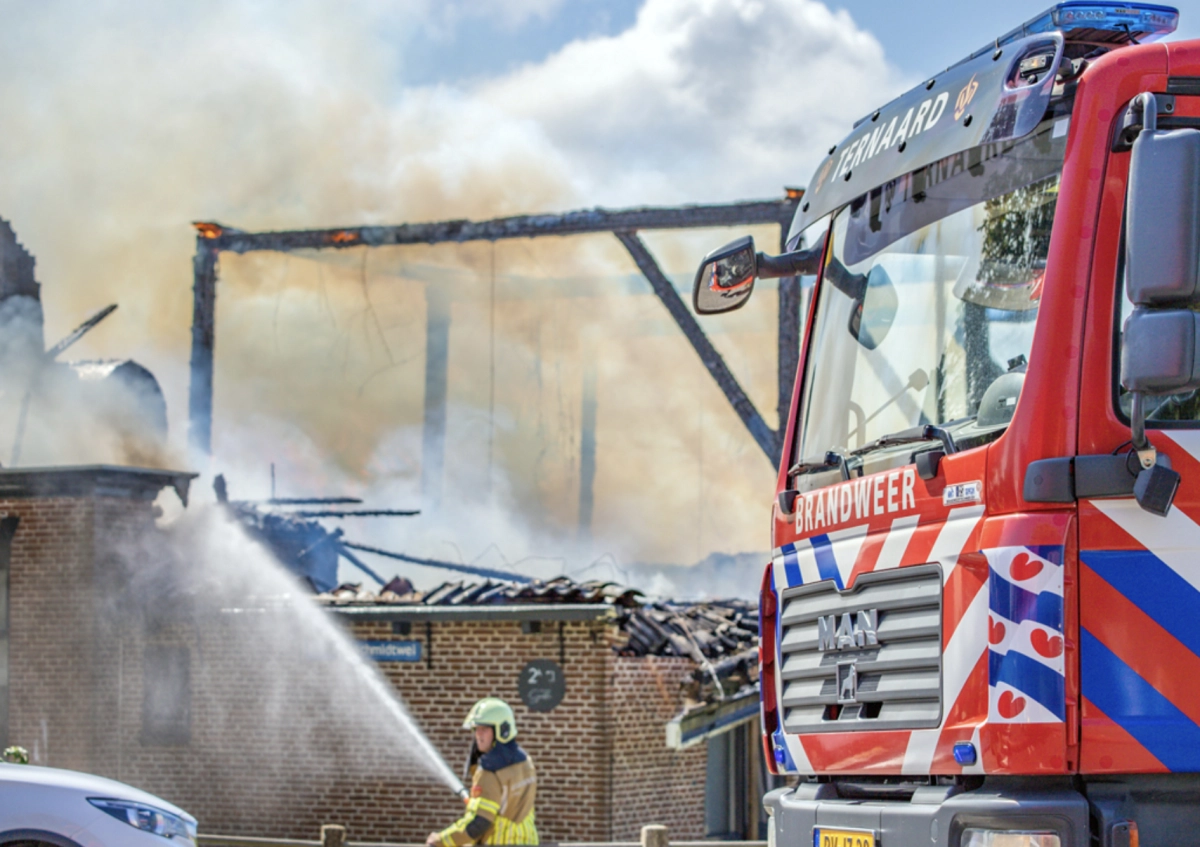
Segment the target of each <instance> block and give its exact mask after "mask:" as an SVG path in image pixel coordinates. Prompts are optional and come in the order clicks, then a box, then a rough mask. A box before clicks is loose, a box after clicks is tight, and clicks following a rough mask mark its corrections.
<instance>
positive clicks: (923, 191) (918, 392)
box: [794, 117, 1069, 459]
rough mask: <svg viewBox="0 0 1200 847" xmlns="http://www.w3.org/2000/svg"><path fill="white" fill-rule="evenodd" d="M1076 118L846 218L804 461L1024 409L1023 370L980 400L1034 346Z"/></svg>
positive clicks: (936, 169) (821, 328)
mask: <svg viewBox="0 0 1200 847" xmlns="http://www.w3.org/2000/svg"><path fill="white" fill-rule="evenodd" d="M1068 120H1069V118H1065V117H1063V118H1058V119H1057V120H1047V121H1044V122H1043V123H1042V124H1041V125H1039V126H1038V128H1037V129H1035V130H1034V131H1033V132H1032V133H1030V134H1029V135H1027V136H1025V137H1024V138H1022V139H1020V140H1018V141H1015V142H1004V143H1002V144H985V145H982V146H980V147H975V148H972V149H970V150H967V151H965V152H963V153H960V154H958V155H955V156H950V157H948V158H945V159H942V160H941V161H938V162H935V163H934V164H932V165H930V166H928V167H925V168H921V169H920V170H917V171H913V172H912V173H909V174H905V175H904V176H901V177H898V178H897V179H895V180H892V181H891V182H889V183H887V184H885V185H883V186H881V187H879V188H877V189H875V190H873V191H871V192H869V193H868V194H866V195H863V196H862V197H859V198H858V199H857V200H855V201H854V202H853V203H851V204H850V205H849V206H846V207H844V208H842V209H841V210H840V211H839V212H837V213H836V215H835V216H834V219H833V224H832V231H831V234H830V239H829V247H828V250H829V252H828V253H827V255H826V261H825V271H824V275H823V277H822V279H821V282H820V289H819V298H820V299H819V302H818V306H817V316H816V322H815V323H814V326H813V334H812V340H811V343H810V347H809V355H808V359H807V367H806V373H805V379H804V397H803V401H802V404H801V410H802V415H803V416H802V427H803V428H802V430H801V433H800V438H799V439H798V450H797V453H796V455H795V457H794V458H796V459H800V458H801V457H813V456H823V455H824V454H825V453H826V452H827V451H830V450H835V451H839V452H850V451H853V450H856V449H859V448H862V447H863V446H864V445H867V444H869V443H870V442H872V441H874V440H875V439H877V438H880V437H882V436H885V435H890V434H894V433H897V432H900V431H902V430H905V429H908V428H910V427H914V426H917V425H921V424H938V425H942V424H949V423H951V422H960V421H961V422H962V423H963V425H967V424H968V422H970V424H969V425H970V426H972V427H979V426H981V425H983V424H994V423H995V422H996V421H1002V422H1007V420H1008V419H1009V418H1011V415H1012V407H1013V406H1015V405H1016V394H1015V393H1014V390H1013V384H1014V382H1015V386H1016V388H1015V390H1016V391H1019V388H1020V382H1019V380H1020V379H1021V377H1020V376H1010V377H1007V378H1006V379H1005V381H1004V382H1003V385H1004V386H1007V391H1002V392H1000V394H1001V395H1002V396H999V397H997V398H993V397H991V396H989V398H988V399H989V404H990V405H989V406H988V407H986V409H985V412H984V413H981V411H980V406H981V401H983V399H984V395H985V393H986V392H987V390H988V388H989V387H990V386H992V385H993V383H995V382H996V380H997V379H998V378H1000V377H1002V376H1004V375H1005V374H1008V373H1010V372H1011V373H1013V374H1022V373H1023V371H1024V366H1025V361H1026V357H1027V356H1028V355H1029V350H1030V347H1031V345H1032V343H1033V329H1034V321H1035V320H1036V318H1037V310H1038V303H1039V301H1040V299H1041V292H1042V278H1043V275H1044V273H1045V266H1046V254H1047V252H1048V249H1049V242H1050V226H1051V223H1052V221H1053V219H1054V208H1055V201H1056V200H1057V198H1058V183H1059V175H1060V173H1061V171H1062V162H1063V155H1064V151H1065V147H1066V136H1067V124H1068ZM993 393H995V392H993ZM993 401H994V402H993ZM991 405H996V406H997V409H995V410H993V409H991V408H990V406H991ZM1005 409H1007V417H1005V416H1004V412H1005ZM976 416H978V418H979V420H978V421H974V418H975V417H976ZM999 429H1002V426H1000V427H999ZM992 431H999V430H998V429H997V428H996V427H995V426H992Z"/></svg>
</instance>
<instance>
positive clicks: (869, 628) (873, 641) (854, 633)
mask: <svg viewBox="0 0 1200 847" xmlns="http://www.w3.org/2000/svg"><path fill="white" fill-rule="evenodd" d="M878 629H879V610H878V609H864V610H863V611H861V612H858V613H857V614H856V615H854V616H853V618H851V615H850V613H849V612H847V613H846V614H844V615H842V617H841V620H838V616H837V615H826V616H825V617H823V618H817V650H818V651H820V652H822V653H824V652H826V651H828V650H853V649H855V648H858V647H878V646H879V635H878V633H877V632H876V630H878Z"/></svg>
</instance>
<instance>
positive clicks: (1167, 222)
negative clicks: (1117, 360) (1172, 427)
mask: <svg viewBox="0 0 1200 847" xmlns="http://www.w3.org/2000/svg"><path fill="white" fill-rule="evenodd" d="M1130 108H1131V109H1134V110H1137V109H1140V110H1141V112H1142V121H1141V123H1142V131H1141V132H1140V133H1139V134H1138V137H1137V139H1136V140H1135V141H1134V143H1133V152H1132V159H1131V161H1130V164H1129V189H1128V195H1127V197H1126V208H1127V210H1128V211H1127V213H1126V221H1125V287H1126V292H1127V293H1128V295H1129V299H1130V301H1131V302H1132V303H1133V305H1134V310H1133V313H1132V314H1131V315H1130V316H1129V318H1128V319H1126V321H1125V338H1124V347H1123V349H1122V351H1121V385H1123V386H1124V387H1125V388H1126V390H1128V391H1130V392H1131V393H1132V395H1133V397H1132V399H1133V404H1132V408H1131V410H1130V415H1129V417H1130V430H1131V435H1132V441H1133V449H1134V451H1136V453H1137V457H1138V462H1139V463H1140V465H1141V470H1140V471H1139V473H1138V479H1137V482H1136V483H1135V485H1134V496H1135V497H1136V498H1137V502H1138V505H1140V506H1141V507H1142V508H1143V509H1145V510H1147V511H1149V512H1152V513H1153V514H1156V515H1166V514H1167V512H1168V511H1169V510H1170V508H1171V503H1172V501H1173V500H1174V498H1175V492H1176V490H1177V489H1178V487H1179V481H1180V476H1179V473H1178V472H1176V471H1174V470H1172V469H1171V467H1170V464H1169V463H1167V462H1165V461H1163V460H1165V458H1166V457H1165V456H1164V457H1160V456H1158V454H1157V452H1156V451H1155V449H1154V446H1153V445H1152V444H1151V443H1150V440H1149V439H1148V438H1146V414H1145V408H1144V403H1145V398H1146V397H1147V396H1153V395H1158V394H1177V393H1180V392H1184V391H1191V390H1194V389H1197V388H1200V314H1197V313H1196V312H1193V311H1192V307H1193V306H1197V305H1200V132H1197V131H1196V130H1194V129H1182V130H1175V131H1168V132H1160V131H1159V130H1158V103H1157V100H1156V99H1155V97H1154V95H1153V94H1149V93H1145V94H1139V95H1138V96H1137V97H1136V98H1135V99H1134V102H1133V104H1132V105H1131V107H1130Z"/></svg>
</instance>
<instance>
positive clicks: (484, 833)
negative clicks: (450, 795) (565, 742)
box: [440, 741, 538, 847]
mask: <svg viewBox="0 0 1200 847" xmlns="http://www.w3.org/2000/svg"><path fill="white" fill-rule="evenodd" d="M536 795H537V773H536V771H535V770H534V767H533V762H532V761H531V760H530V759H529V757H528V756H527V755H526V754H525V751H524V750H522V749H521V748H519V747H517V743H516V742H515V741H510V742H509V743H508V744H499V745H497V747H496V749H495V750H493V751H492V752H489V753H488V754H486V755H484V756H483V757H482V758H481V759H480V760H479V764H478V765H477V766H476V767H475V768H474V771H473V773H472V779H471V794H470V799H469V800H468V801H467V809H466V812H465V813H464V814H463V816H462V817H461V818H459V819H458V820H457V821H455V822H454V823H453V824H451V825H450V826H448V827H447V828H446V829H444V830H442V832H441V833H440V835H441V841H442V847H465V845H467V844H537V843H538V832H537V825H536V824H535V823H534V813H533V803H534V798H535V796H536Z"/></svg>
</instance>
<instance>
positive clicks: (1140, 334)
mask: <svg viewBox="0 0 1200 847" xmlns="http://www.w3.org/2000/svg"><path fill="white" fill-rule="evenodd" d="M1121 385H1122V386H1124V387H1125V389H1126V390H1127V391H1135V392H1138V393H1139V394H1147V395H1154V394H1179V393H1182V392H1184V391H1192V390H1193V389H1196V388H1200V314H1197V313H1196V312H1193V311H1191V310H1190V309H1147V308H1145V307H1144V306H1138V307H1137V308H1135V309H1134V310H1133V313H1132V314H1131V315H1130V316H1129V317H1128V318H1126V320H1125V343H1124V345H1123V347H1122V350H1121Z"/></svg>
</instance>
